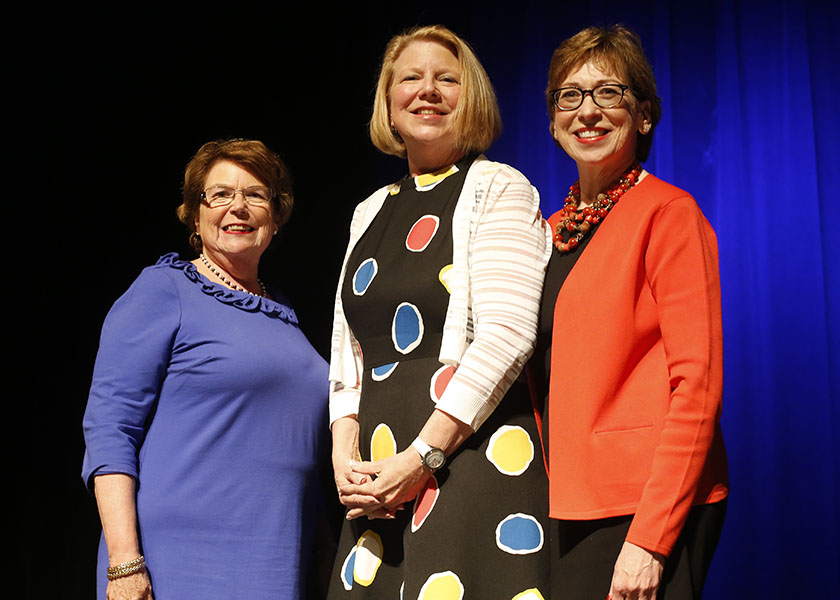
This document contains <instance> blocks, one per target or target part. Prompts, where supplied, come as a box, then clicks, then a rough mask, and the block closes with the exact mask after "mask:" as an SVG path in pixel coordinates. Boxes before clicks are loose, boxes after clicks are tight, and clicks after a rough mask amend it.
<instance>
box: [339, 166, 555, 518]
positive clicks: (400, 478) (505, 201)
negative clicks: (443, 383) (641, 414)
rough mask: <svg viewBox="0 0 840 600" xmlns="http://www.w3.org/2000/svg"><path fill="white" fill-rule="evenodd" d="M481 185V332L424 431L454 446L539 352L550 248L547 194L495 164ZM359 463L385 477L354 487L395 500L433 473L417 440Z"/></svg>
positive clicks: (475, 275)
mask: <svg viewBox="0 0 840 600" xmlns="http://www.w3.org/2000/svg"><path fill="white" fill-rule="evenodd" d="M491 164H492V163H491ZM479 185H480V186H483V189H484V190H486V191H485V192H484V193H485V198H484V202H483V204H482V205H481V213H480V216H479V217H478V220H477V222H476V224H475V227H474V230H473V233H472V236H471V238H470V240H469V256H468V265H467V266H468V274H467V277H468V285H469V291H470V296H471V300H472V317H473V323H474V331H475V337H474V339H473V341H472V343H471V345H470V346H469V348H468V349H467V350H466V351H465V353H464V354H463V356H462V357H461V361H460V364H459V365H458V369H457V371H456V372H455V375H454V376H453V378H452V380H451V381H450V383H449V385H448V387H447V389H446V391H445V392H444V394H443V395H442V397H441V399H440V401H439V402H438V405H437V409H436V410H435V411H433V413H432V415H431V416H430V418H429V420H428V421H427V422H426V424H425V425H424V427H423V428H422V430H421V431H420V432H418V433H419V435H420V438H421V439H423V441H425V442H426V443H427V444H429V445H431V446H435V447H438V448H441V449H442V450H444V452H445V453H446V454H451V453H452V452H454V451H455V450H456V449H457V448H458V447H459V446H460V445H461V444H462V443H463V441H464V440H466V439H467V437H469V435H471V434H472V432H473V431H474V429H477V428H478V427H479V425H480V424H481V423H482V422H483V421H484V420H485V419H486V418H487V417H488V416H489V415H490V413H491V412H492V411H493V409H494V408H495V407H496V405H497V404H498V403H499V401H500V400H501V398H502V396H503V395H504V393H505V392H506V391H507V389H508V388H509V387H510V385H511V384H512V383H513V381H514V380H515V379H516V377H517V376H518V375H519V373H520V371H521V370H522V367H523V366H524V363H525V361H526V360H527V358H528V356H529V355H530V353H531V352H532V350H533V346H534V343H535V341H536V323H537V311H538V308H539V301H540V294H541V291H542V281H543V277H544V272H545V265H546V262H547V261H548V257H549V253H550V245H549V244H548V239H547V234H546V230H545V229H544V223H543V221H542V218H541V216H540V213H539V197H538V195H537V194H536V190H534V188H533V187H532V186H531V185H530V184H529V183H528V181H527V180H526V179H525V178H524V177H522V176H521V175H520V174H518V173H517V172H515V171H514V170H513V169H510V168H509V167H501V168H499V167H498V166H495V167H493V170H492V172H491V173H490V174H489V176H485V177H484V178H482V179H481V180H480V182H479ZM472 193H474V191H473V190H472V189H468V186H466V185H465V191H464V192H463V193H462V201H464V200H465V201H472V198H471V194H472ZM465 196H466V199H465V198H464V197H465ZM456 214H457V213H456ZM455 259H456V260H457V254H456V257H455ZM354 469H355V470H356V471H357V472H359V473H363V474H368V475H370V474H376V475H377V478H376V480H375V481H372V482H369V483H367V484H364V485H360V486H358V487H354V488H351V489H352V491H353V492H356V493H368V494H371V495H373V496H376V497H377V498H378V500H379V502H380V504H381V505H382V506H385V507H388V508H395V507H396V506H398V505H400V504H402V503H404V502H406V501H408V500H411V499H413V498H414V496H415V495H416V494H417V492H418V491H419V490H420V489H421V488H422V486H423V483H424V482H425V481H426V479H428V477H429V475H430V473H429V472H428V471H427V470H426V469H425V468H424V467H423V465H422V463H421V460H420V456H419V454H418V453H417V451H416V450H414V448H413V447H411V446H409V447H408V448H407V449H405V450H403V451H402V452H400V453H398V454H396V455H395V456H392V457H389V458H387V459H383V460H381V461H377V462H374V463H363V464H360V465H357V466H355V467H354ZM348 491H350V490H348ZM363 512H364V511H351V513H350V514H349V515H348V516H350V517H352V516H359V515H360V514H362V513H363Z"/></svg>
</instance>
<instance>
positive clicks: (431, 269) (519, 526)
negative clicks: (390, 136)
mask: <svg viewBox="0 0 840 600" xmlns="http://www.w3.org/2000/svg"><path fill="white" fill-rule="evenodd" d="M470 162H471V161H470V160H464V161H461V162H460V163H458V164H456V165H453V166H452V167H451V168H450V169H449V170H448V171H446V172H445V173H442V174H436V175H423V176H420V177H416V178H414V179H406V180H404V181H403V182H401V184H400V185H399V186H398V187H397V186H395V188H394V189H393V190H392V192H391V195H390V196H389V197H388V198H387V199H386V201H385V203H384V205H383V207H382V209H381V210H380V212H379V214H378V215H377V216H376V218H375V219H374V221H373V222H372V223H371V225H370V227H369V228H368V230H367V231H366V232H365V234H364V235H363V236H362V238H361V239H360V240H359V242H358V244H357V245H356V247H355V248H354V250H353V252H352V254H351V256H350V259H349V262H348V264H347V276H346V278H345V285H344V288H343V289H342V303H343V306H344V311H345V314H346V316H347V320H348V323H349V325H350V328H351V329H352V331H353V334H354V336H355V337H356V339H357V340H358V342H359V344H360V345H361V349H362V356H363V361H364V373H363V379H362V396H361V401H360V405H359V424H360V433H359V446H360V453H361V455H362V459H363V460H379V459H382V458H385V457H387V456H391V455H393V454H396V453H397V452H399V451H402V450H404V449H405V448H407V447H408V446H409V445H410V444H411V442H412V440H414V438H415V437H416V436H417V434H418V433H419V432H420V429H421V428H422V427H423V425H424V423H425V422H426V420H427V419H428V418H429V416H430V415H431V413H432V411H433V410H434V407H435V403H436V401H437V399H438V398H440V396H441V394H442V393H443V391H444V390H445V389H446V386H447V384H448V383H449V381H450V380H451V378H452V376H453V375H454V373H455V368H454V367H452V366H446V365H442V364H441V363H440V362H439V360H438V354H439V352H440V343H441V335H442V331H443V323H444V318H445V315H446V308H447V305H448V302H449V289H448V287H447V272H448V271H449V269H450V268H451V263H452V214H453V211H454V210H455V205H456V203H457V201H458V196H459V194H460V192H461V188H462V187H463V184H464V178H465V177H466V171H467V169H468V168H469V165H470ZM539 444H540V442H539V438H538V436H537V431H536V424H535V422H534V417H533V410H532V408H531V403H530V400H529V397H528V392H527V388H526V387H525V386H524V385H523V384H520V383H517V384H515V385H514V387H513V388H511V390H510V391H509V392H508V394H507V395H506V397H505V398H504V400H503V401H502V402H501V404H500V405H499V407H498V408H497V409H496V410H495V411H494V412H493V414H492V415H491V416H490V418H489V419H488V420H487V421H486V422H485V423H484V424H483V425H482V426H481V428H480V429H479V430H478V432H476V433H475V434H474V435H472V436H471V437H470V438H468V439H467V441H466V442H465V443H464V444H463V445H462V446H461V448H459V449H458V451H456V452H455V453H454V454H453V455H452V456H451V457H450V458H449V462H448V463H447V465H446V466H445V467H444V468H443V469H441V470H439V471H437V472H436V473H435V475H434V476H433V477H431V478H429V480H428V482H427V484H426V486H425V488H424V489H423V490H422V491H421V492H420V494H419V495H418V497H417V498H416V500H415V501H413V502H410V503H408V504H406V505H405V507H404V509H403V510H402V511H398V512H397V518H396V519H394V520H383V519H374V520H369V519H367V518H364V517H362V518H360V519H356V520H354V521H345V522H344V528H343V530H342V534H341V540H340V542H339V548H338V557H337V560H336V566H335V570H334V573H333V575H332V581H331V582H330V594H329V597H330V598H394V599H398V598H405V599H408V598H411V599H415V598H417V599H421V600H432V599H434V600H458V599H460V598H478V599H493V598H504V599H513V598H516V599H521V600H524V599H528V600H538V599H541V598H548V588H547V581H548V570H549V567H548V547H547V544H546V543H545V535H546V531H547V521H548V518H547V513H548V482H547V478H546V474H545V468H544V465H543V460H542V456H541V450H540V445H539Z"/></svg>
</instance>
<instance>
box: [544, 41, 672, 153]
mask: <svg viewBox="0 0 840 600" xmlns="http://www.w3.org/2000/svg"><path fill="white" fill-rule="evenodd" d="M590 60H591V61H592V62H594V63H596V64H598V65H600V66H601V68H606V69H609V70H611V71H612V72H613V73H615V74H616V76H618V77H621V78H622V79H623V80H624V83H625V84H626V85H628V86H630V89H631V90H633V92H632V93H633V96H635V98H636V99H637V100H638V101H639V102H640V103H642V102H645V101H648V102H650V131H649V132H648V133H646V134H642V133H641V132H639V133H637V136H638V137H637V139H636V159H637V160H639V161H645V160H647V157H648V155H649V154H650V147H651V145H652V144H653V132H654V130H655V129H656V124H657V123H659V119H660V117H661V116H662V102H661V100H660V99H659V97H658V96H657V95H656V79H655V78H654V76H653V69H652V68H651V66H650V62H648V59H647V57H646V56H645V52H644V50H643V49H642V42H641V40H640V39H639V36H637V35H636V34H635V33H633V32H632V31H630V30H629V29H627V28H626V27H624V26H622V25H613V26H611V27H588V28H586V29H584V30H583V31H580V32H578V33H576V34H575V35H573V36H572V37H570V38H569V39H567V40H566V41H564V42H563V43H562V44H560V46H558V47H557V50H555V51H554V56H552V58H551V64H550V65H549V67H548V87H547V88H546V91H545V96H546V102H547V103H548V114H549V116H550V118H551V120H552V121H553V120H554V111H555V110H556V107H555V106H554V102H553V101H552V99H551V94H550V93H549V92H550V91H551V90H553V89H556V88H558V87H560V84H561V83H562V82H563V80H564V79H565V78H566V77H567V76H568V75H569V73H571V72H572V71H573V70H574V69H576V68H577V67H579V66H580V65H582V64H584V63H586V62H588V61H590Z"/></svg>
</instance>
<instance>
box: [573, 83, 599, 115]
mask: <svg viewBox="0 0 840 600" xmlns="http://www.w3.org/2000/svg"><path fill="white" fill-rule="evenodd" d="M600 110H601V107H600V106H598V105H597V104H595V99H594V96H592V92H591V91H588V90H587V91H585V92H584V93H583V102H581V104H580V106H579V107H578V116H579V117H580V118H581V119H586V118H587V117H592V116H595V115H597V114H598V113H599V112H600Z"/></svg>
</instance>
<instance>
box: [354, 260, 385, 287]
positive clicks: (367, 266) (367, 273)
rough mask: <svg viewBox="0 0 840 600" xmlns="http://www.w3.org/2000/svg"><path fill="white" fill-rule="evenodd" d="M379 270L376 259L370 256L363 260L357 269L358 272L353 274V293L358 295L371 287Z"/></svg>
mask: <svg viewBox="0 0 840 600" xmlns="http://www.w3.org/2000/svg"><path fill="white" fill-rule="evenodd" d="M378 272H379V265H378V264H377V262H376V259H374V258H369V259H367V260H365V261H362V264H360V265H359V268H358V269H356V272H355V273H354V274H353V293H354V294H356V295H357V296H361V295H362V294H364V293H365V292H366V291H367V289H368V287H370V282H371V281H373V278H374V277H376V274H377V273H378Z"/></svg>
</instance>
